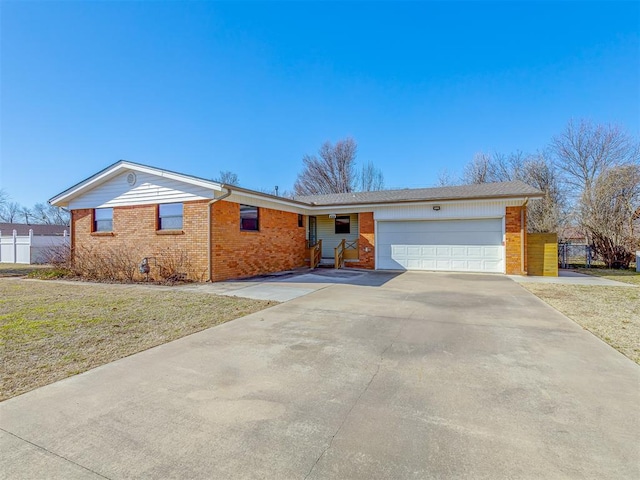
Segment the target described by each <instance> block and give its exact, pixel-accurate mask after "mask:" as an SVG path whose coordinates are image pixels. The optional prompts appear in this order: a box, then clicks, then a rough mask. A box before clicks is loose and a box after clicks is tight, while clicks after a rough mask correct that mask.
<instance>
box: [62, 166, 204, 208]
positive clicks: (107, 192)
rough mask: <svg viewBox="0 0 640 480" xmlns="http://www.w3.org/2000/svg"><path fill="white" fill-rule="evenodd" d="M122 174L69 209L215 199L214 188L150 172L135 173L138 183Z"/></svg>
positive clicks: (74, 201)
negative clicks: (131, 181) (132, 182)
mask: <svg viewBox="0 0 640 480" xmlns="http://www.w3.org/2000/svg"><path fill="white" fill-rule="evenodd" d="M128 173H129V172H124V173H122V174H121V175H118V176H117V177H115V178H113V179H111V180H109V181H107V182H105V183H103V184H102V185H99V186H97V187H96V188H94V189H92V190H91V191H89V192H87V193H86V194H84V195H81V196H79V197H77V198H74V199H73V200H72V201H71V202H70V203H69V208H70V209H72V210H73V209H78V208H102V207H122V206H129V205H148V204H155V203H171V202H189V201H193V200H205V199H212V198H213V191H211V190H209V189H206V188H203V187H198V186H196V185H190V184H188V183H185V182H179V181H177V180H172V179H169V178H164V177H160V176H158V175H152V174H149V173H143V172H135V174H136V183H135V184H134V185H133V186H131V185H129V184H128V183H127V175H128Z"/></svg>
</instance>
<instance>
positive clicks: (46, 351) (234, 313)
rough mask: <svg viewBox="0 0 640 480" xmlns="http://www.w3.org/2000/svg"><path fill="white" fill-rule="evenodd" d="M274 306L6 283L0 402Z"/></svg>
mask: <svg viewBox="0 0 640 480" xmlns="http://www.w3.org/2000/svg"><path fill="white" fill-rule="evenodd" d="M275 304H276V302H270V301H262V300H250V299H245V298H237V297H223V296H217V295H212V294H209V293H199V292H187V291H171V290H167V289H166V288H164V289H157V288H156V289H154V288H151V287H146V288H142V287H135V286H123V285H86V284H85V285H83V284H80V283H79V284H77V285H68V284H60V283H57V282H42V281H32V280H23V279H17V278H2V279H0V341H1V343H2V351H3V370H4V372H3V375H2V385H1V386H0V399H6V398H9V397H12V396H15V395H19V394H21V393H24V392H27V391H29V390H32V389H34V388H36V387H40V386H43V385H46V384H49V383H52V382H55V381H57V380H60V379H62V378H65V377H68V376H70V375H75V374H78V373H81V372H84V371H86V370H89V369H91V368H94V367H97V366H99V365H102V364H105V363H108V362H112V361H114V360H117V359H119V358H122V357H126V356H128V355H131V354H133V353H136V352H140V351H142V350H146V349H148V348H151V347H154V346H156V345H161V344H163V343H166V342H169V341H171V340H175V339H177V338H180V337H183V336H185V335H189V334H191V333H195V332H198V331H200V330H204V329H206V328H209V327H212V326H215V325H218V324H221V323H224V322H227V321H229V320H233V319H235V318H238V317H242V316H245V315H248V314H250V313H253V312H256V311H258V310H262V309H264V308H267V307H269V306H272V305H275Z"/></svg>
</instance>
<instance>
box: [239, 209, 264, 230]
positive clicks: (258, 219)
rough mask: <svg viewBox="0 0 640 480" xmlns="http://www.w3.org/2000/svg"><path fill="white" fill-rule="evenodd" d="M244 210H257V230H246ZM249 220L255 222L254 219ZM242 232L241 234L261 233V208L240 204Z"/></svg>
mask: <svg viewBox="0 0 640 480" xmlns="http://www.w3.org/2000/svg"><path fill="white" fill-rule="evenodd" d="M243 209H244V211H245V212H246V211H247V209H252V211H253V209H255V212H256V216H255V221H256V228H244V226H243ZM247 220H253V217H249V218H247ZM240 231H241V232H259V231H260V207H256V206H254V205H246V204H243V203H241V204H240Z"/></svg>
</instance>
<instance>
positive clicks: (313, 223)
mask: <svg viewBox="0 0 640 480" xmlns="http://www.w3.org/2000/svg"><path fill="white" fill-rule="evenodd" d="M317 242H318V221H317V219H316V217H312V216H309V245H310V246H311V245H315V244H316V243H317Z"/></svg>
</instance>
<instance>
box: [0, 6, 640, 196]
mask: <svg viewBox="0 0 640 480" xmlns="http://www.w3.org/2000/svg"><path fill="white" fill-rule="evenodd" d="M639 5H640V4H639V3H638V2H623V3H617V2H572V1H564V2H482V1H474V2H406V3H405V2H389V3H387V2H374V3H369V2H359V1H358V2H356V1H354V2H347V3H342V2H322V3H320V2H318V3H315V2H306V1H298V2H283V3H276V2H191V1H190V2H186V1H185V2H178V1H164V2H151V1H136V2H125V1H101V2H76V1H65V2H54V1H42V2H38V1H11V0H5V1H3V2H1V3H0V22H1V24H0V27H1V33H0V41H1V44H0V49H1V50H0V53H1V57H0V58H1V63H0V67H1V71H0V80H1V83H0V94H1V104H0V121H1V125H0V127H1V130H0V131H1V138H0V141H1V144H0V155H1V157H0V188H3V189H4V190H5V191H6V192H7V193H8V194H9V195H10V196H11V197H12V199H13V200H15V201H18V202H20V203H22V204H25V205H27V206H30V205H32V204H33V203H35V202H40V201H46V200H47V199H48V198H50V197H52V196H53V195H55V194H57V193H59V192H60V191H62V190H64V189H65V188H67V187H69V186H71V185H72V184H74V183H76V182H77V181H80V180H82V179H84V178H86V177H87V176H90V175H92V174H93V173H95V172H97V171H98V170H100V169H102V168H104V167H106V166H108V165H110V164H111V163H113V162H115V161H117V160H119V159H127V160H131V161H135V162H139V163H145V164H150V165H153V166H157V167H160V168H168V169H172V170H177V171H180V172H184V173H188V174H193V175H198V176H202V177H205V178H212V177H215V176H217V175H218V172H219V171H220V170H231V171H233V172H235V173H237V174H238V176H239V177H240V182H241V185H242V186H245V187H248V188H255V189H259V188H272V187H273V186H274V185H278V186H279V187H280V189H281V190H282V189H291V187H292V185H293V182H294V181H295V178H296V175H297V173H298V172H299V171H300V170H301V167H302V157H303V156H304V155H305V154H313V153H315V152H316V151H317V150H318V148H319V147H320V145H321V144H322V143H323V142H324V141H326V140H330V141H332V142H335V141H336V140H339V139H341V138H344V137H346V136H351V137H353V138H355V139H356V141H357V142H358V145H359V153H358V160H359V162H360V163H362V162H365V161H372V162H373V163H374V164H375V165H376V166H377V167H379V168H380V169H381V170H382V171H383V173H384V176H385V183H386V185H387V186H388V187H399V188H402V187H420V186H430V185H433V184H435V183H436V182H437V177H438V174H439V172H440V171H441V170H442V169H443V168H447V169H448V170H449V171H451V172H454V173H455V172H459V171H461V169H462V167H463V166H464V164H465V163H467V162H468V161H469V160H470V159H472V158H473V155H474V154H475V153H477V152H479V151H488V152H492V151H500V152H504V153H509V152H512V151H516V150H522V151H525V152H534V151H536V150H539V149H542V148H544V147H545V145H546V144H547V143H548V141H549V140H550V138H551V137H552V136H553V135H554V134H557V133H559V132H560V131H561V130H562V129H563V127H564V126H565V125H566V123H567V122H568V120H569V119H571V118H588V119H591V120H593V121H595V122H602V123H616V124H619V125H621V126H623V127H625V128H626V129H627V131H628V132H629V133H631V134H632V135H635V136H638V133H639V131H640V73H639V71H640V53H639V52H640V48H639V45H640V26H639V25H640V6H639Z"/></svg>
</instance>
